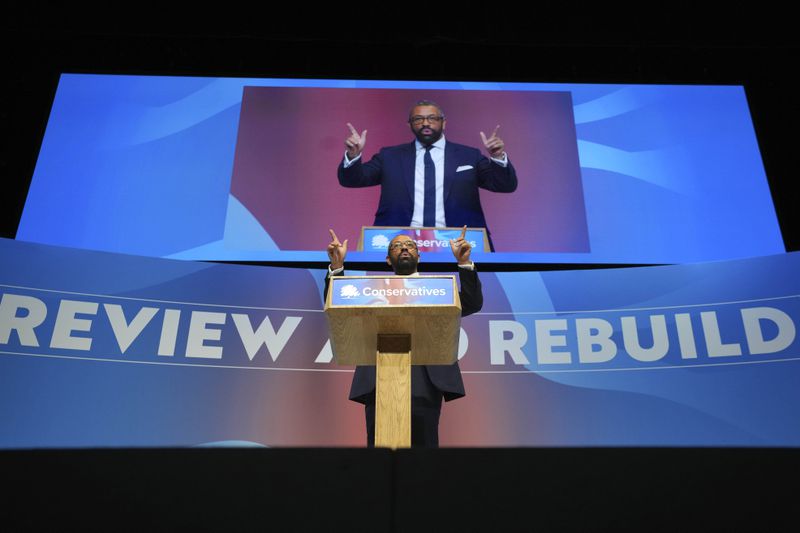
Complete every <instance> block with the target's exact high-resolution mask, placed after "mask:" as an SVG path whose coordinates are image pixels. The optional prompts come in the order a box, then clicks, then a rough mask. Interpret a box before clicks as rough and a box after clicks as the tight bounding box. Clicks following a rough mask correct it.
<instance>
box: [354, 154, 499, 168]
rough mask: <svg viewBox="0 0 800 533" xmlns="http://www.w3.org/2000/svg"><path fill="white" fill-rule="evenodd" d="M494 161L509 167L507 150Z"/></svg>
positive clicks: (493, 159)
mask: <svg viewBox="0 0 800 533" xmlns="http://www.w3.org/2000/svg"><path fill="white" fill-rule="evenodd" d="M358 156H359V157H361V154H358ZM345 159H347V156H346V155H345ZM354 161H355V160H354ZM492 161H494V162H495V163H497V164H498V165H500V166H501V167H507V166H508V154H507V153H505V152H503V157H501V158H500V159H495V158H494V157H493V158H492ZM345 166H347V164H346V163H345Z"/></svg>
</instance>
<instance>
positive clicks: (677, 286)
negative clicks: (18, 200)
mask: <svg viewBox="0 0 800 533" xmlns="http://www.w3.org/2000/svg"><path fill="white" fill-rule="evenodd" d="M0 256H2V257H3V261H2V263H0V295H2V299H0V447H4V448H19V447H70V446H196V445H209V444H229V445H242V444H249V445H264V446H350V445H356V446H357V445H362V444H363V443H364V440H365V437H364V428H363V425H364V421H363V420H364V415H363V410H362V407H361V406H360V405H358V404H355V403H352V402H349V401H348V400H347V394H348V388H349V382H350V379H351V377H352V368H347V367H345V368H343V367H339V366H337V365H336V364H335V363H333V362H332V361H331V353H330V348H329V343H328V333H327V325H326V320H325V317H324V314H323V313H322V311H321V308H322V283H323V276H324V272H323V271H321V270H320V271H315V270H303V269H286V268H265V267H262V268H259V267H250V266H239V265H225V264H207V263H192V262H184V261H176V260H169V259H160V258H149V257H140V256H129V255H120V254H114V253H108V252H93V251H86V250H78V249H71V248H61V247H54V246H49V245H42V244H33V243H26V242H20V241H12V240H2V241H0ZM798 271H800V254H797V253H793V254H781V255H775V256H766V257H756V258H750V259H741V260H735V261H725V262H715V263H699V264H686V265H680V266H665V267H650V268H632V269H610V270H601V271H575V272H545V273H530V272H526V273H495V274H492V273H481V274H480V276H481V280H482V282H483V287H484V294H485V297H486V303H485V306H484V309H483V310H482V312H481V313H478V314H476V315H474V316H470V317H468V318H466V319H465V320H464V321H463V323H462V326H463V332H462V335H461V340H462V342H461V345H460V348H459V355H460V362H461V366H462V369H463V371H464V374H465V384H466V389H467V396H466V398H464V399H461V400H458V401H455V402H452V403H449V404H446V405H445V406H444V409H443V416H442V428H441V434H442V435H441V441H442V444H443V445H448V446H534V445H555V446H592V445H622V446H626V445H656V446H658V445H678V446H683V445H692V446H694V445H702V446H706V445H708V446H797V445H799V444H800V425H798V423H797V420H798V417H799V416H800V387H798V386H797V383H798V382H799V380H800V357H798V341H797V323H798V319H800V301H799V300H798V295H800V279H799V278H798V276H797V272H798ZM350 273H351V274H358V272H350Z"/></svg>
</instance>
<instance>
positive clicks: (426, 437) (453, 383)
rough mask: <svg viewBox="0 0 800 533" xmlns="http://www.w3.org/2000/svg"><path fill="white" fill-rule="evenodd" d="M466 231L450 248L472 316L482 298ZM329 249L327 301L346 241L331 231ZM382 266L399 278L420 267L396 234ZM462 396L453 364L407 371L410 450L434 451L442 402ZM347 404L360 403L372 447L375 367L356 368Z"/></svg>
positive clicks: (464, 308)
mask: <svg viewBox="0 0 800 533" xmlns="http://www.w3.org/2000/svg"><path fill="white" fill-rule="evenodd" d="M466 231H467V227H466V226H464V229H463V231H462V232H461V236H460V237H459V238H458V239H452V240H451V241H450V248H451V250H452V251H453V255H454V256H455V258H456V261H457V262H458V274H459V279H460V281H461V290H460V291H459V293H458V294H459V296H460V298H461V316H467V315H471V314H472V313H477V312H478V311H480V310H481V307H482V306H483V293H482V291H481V282H480V280H479V279H478V273H477V272H476V271H475V263H473V262H472V260H471V259H470V253H471V252H472V248H471V246H470V245H469V243H468V242H467V241H466V240H465V238H464V236H465V235H466ZM330 232H331V243H330V244H329V245H328V257H329V258H330V261H331V264H330V266H329V267H328V276H327V277H326V278H325V296H326V297H327V294H328V286H329V284H330V277H331V276H341V275H342V274H343V272H344V259H345V255H347V239H345V241H344V243H340V242H339V239H338V238H337V237H336V234H335V233H334V232H333V230H330ZM386 262H387V263H388V264H389V265H390V266H391V267H392V269H393V270H394V273H395V274H397V275H398V276H415V275H418V274H417V265H418V264H419V251H418V250H417V245H416V243H415V242H414V240H413V239H411V237H409V236H408V235H398V236H397V237H395V238H394V239H392V241H391V243H389V252H388V255H387V256H386ZM464 395H465V391H464V382H463V381H462V379H461V370H460V369H459V367H458V362H457V361H456V362H455V363H453V364H452V365H430V366H421V365H415V366H412V367H411V446H413V447H420V446H421V447H427V448H437V447H438V446H439V415H440V413H441V410H442V400H443V399H444V401H450V400H455V399H458V398H461V397H463V396H464ZM350 399H351V400H353V401H355V402H359V403H363V404H364V405H365V412H366V418H367V445H368V446H374V444H375V367H374V366H358V367H356V371H355V375H354V376H353V383H352V385H351V386H350Z"/></svg>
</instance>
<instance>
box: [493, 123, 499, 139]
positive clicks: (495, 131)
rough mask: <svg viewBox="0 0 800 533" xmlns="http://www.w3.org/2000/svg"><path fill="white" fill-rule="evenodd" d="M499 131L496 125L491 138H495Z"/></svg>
mask: <svg viewBox="0 0 800 533" xmlns="http://www.w3.org/2000/svg"><path fill="white" fill-rule="evenodd" d="M499 129H500V124H498V125H497V127H495V129H494V131H493V132H492V137H495V136H496V135H497V130H499Z"/></svg>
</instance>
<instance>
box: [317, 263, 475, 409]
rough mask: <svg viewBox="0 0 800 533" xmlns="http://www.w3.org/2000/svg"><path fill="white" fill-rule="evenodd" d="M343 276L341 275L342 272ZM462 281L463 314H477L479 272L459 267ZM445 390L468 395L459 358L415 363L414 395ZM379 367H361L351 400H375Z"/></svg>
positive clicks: (425, 395) (433, 394)
mask: <svg viewBox="0 0 800 533" xmlns="http://www.w3.org/2000/svg"><path fill="white" fill-rule="evenodd" d="M339 275H341V274H339ZM458 275H459V279H460V281H461V290H460V291H459V293H458V295H459V297H460V298H461V316H467V315H471V314H473V313H477V312H478V311H480V310H481V307H483V291H482V290H481V281H480V280H479V279H478V273H477V272H475V271H474V270H467V269H464V268H459V269H458ZM329 279H330V278H328V277H326V278H325V298H327V296H328V286H329V283H330V282H329ZM437 391H438V392H441V393H442V395H443V396H444V399H445V401H448V402H449V401H450V400H455V399H457V398H461V397H462V396H464V395H465V394H466V392H465V391H464V382H463V381H462V379H461V369H460V368H459V366H458V361H456V362H455V363H453V364H452V365H430V366H413V367H412V374H411V396H412V397H418V398H426V399H429V400H434V399H435V397H436V394H437ZM374 395H375V367H374V366H357V367H356V372H355V375H353V383H352V384H351V386H350V399H351V400H353V401H355V402H359V403H364V404H366V403H371V402H374Z"/></svg>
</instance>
